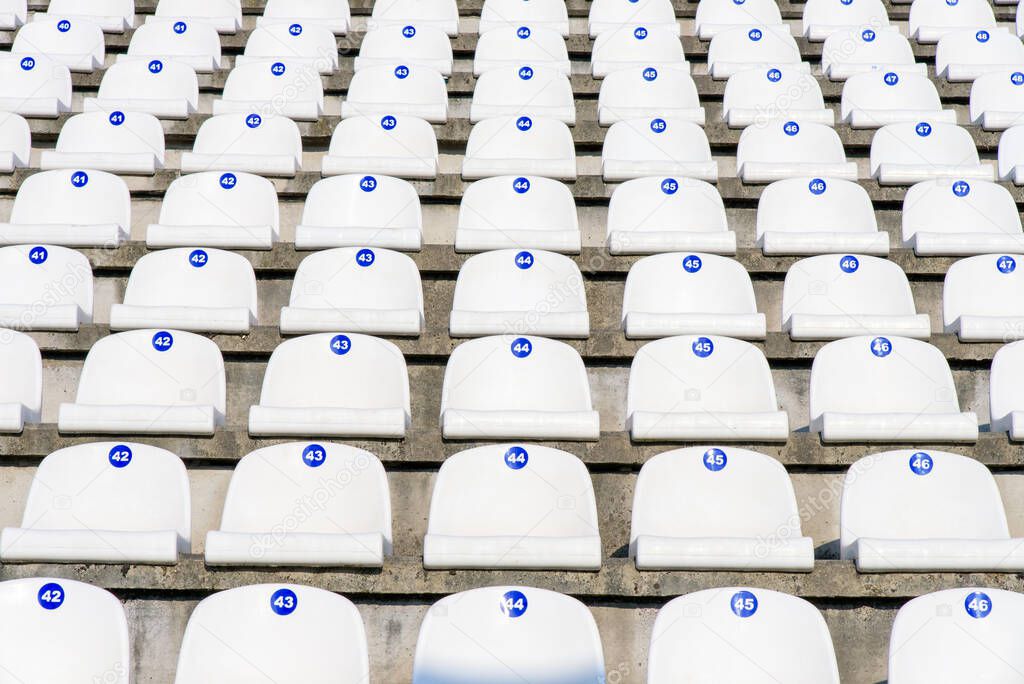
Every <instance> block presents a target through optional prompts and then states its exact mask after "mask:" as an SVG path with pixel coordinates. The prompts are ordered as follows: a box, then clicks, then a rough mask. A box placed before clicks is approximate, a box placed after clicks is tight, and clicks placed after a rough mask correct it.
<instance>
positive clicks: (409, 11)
mask: <svg viewBox="0 0 1024 684" xmlns="http://www.w3.org/2000/svg"><path fill="white" fill-rule="evenodd" d="M370 20H371V24H379V25H382V26H394V25H400V26H405V25H406V24H424V25H428V26H439V27H441V28H442V30H445V31H447V32H448V35H455V34H456V33H458V26H459V8H458V6H457V5H456V3H455V0H391V2H381V3H374V5H373V13H372V14H371V15H370ZM453 29H454V30H453Z"/></svg>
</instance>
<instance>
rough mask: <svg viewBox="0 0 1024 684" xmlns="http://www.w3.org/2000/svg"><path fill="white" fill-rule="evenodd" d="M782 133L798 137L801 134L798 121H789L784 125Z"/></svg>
mask: <svg viewBox="0 0 1024 684" xmlns="http://www.w3.org/2000/svg"><path fill="white" fill-rule="evenodd" d="M782 131H783V132H784V133H785V134H786V135H796V134H797V133H799V132H800V124H798V123H797V122H796V121H787V122H786V123H784V124H782Z"/></svg>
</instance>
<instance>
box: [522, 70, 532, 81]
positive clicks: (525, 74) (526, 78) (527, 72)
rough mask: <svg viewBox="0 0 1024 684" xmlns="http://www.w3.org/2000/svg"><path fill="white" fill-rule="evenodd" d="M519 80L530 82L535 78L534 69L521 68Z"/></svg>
mask: <svg viewBox="0 0 1024 684" xmlns="http://www.w3.org/2000/svg"><path fill="white" fill-rule="evenodd" d="M519 78H520V79H522V80H523V81H529V80H530V79H531V78H533V67H528V66H524V67H520V68H519Z"/></svg>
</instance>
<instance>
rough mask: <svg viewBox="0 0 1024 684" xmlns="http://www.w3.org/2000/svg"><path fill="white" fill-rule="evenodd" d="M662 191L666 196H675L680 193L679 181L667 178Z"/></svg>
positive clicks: (662, 182) (662, 184)
mask: <svg viewBox="0 0 1024 684" xmlns="http://www.w3.org/2000/svg"><path fill="white" fill-rule="evenodd" d="M661 191H662V192H663V193H665V194H666V195H674V194H676V192H678V191H679V181H677V180H676V179H675V178H666V179H665V180H663V181H661Z"/></svg>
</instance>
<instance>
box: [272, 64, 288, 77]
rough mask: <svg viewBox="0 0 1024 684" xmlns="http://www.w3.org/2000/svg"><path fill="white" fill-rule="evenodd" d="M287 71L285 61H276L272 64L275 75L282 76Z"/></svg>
mask: <svg viewBox="0 0 1024 684" xmlns="http://www.w3.org/2000/svg"><path fill="white" fill-rule="evenodd" d="M284 72H285V66H284V62H274V63H273V64H271V65H270V73H272V74H274V76H281V75H283V74H284Z"/></svg>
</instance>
